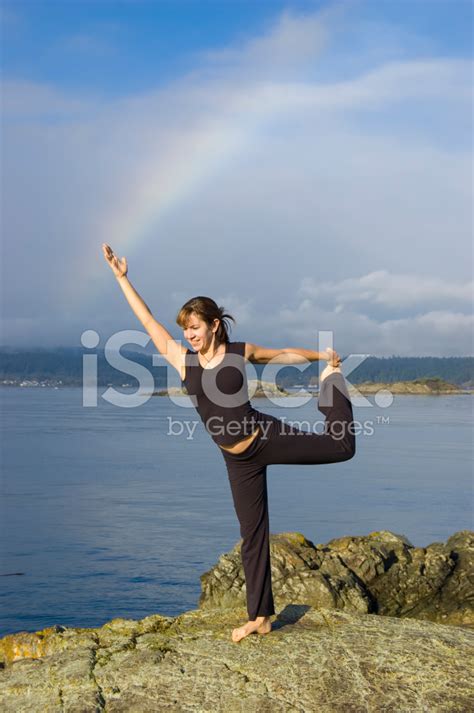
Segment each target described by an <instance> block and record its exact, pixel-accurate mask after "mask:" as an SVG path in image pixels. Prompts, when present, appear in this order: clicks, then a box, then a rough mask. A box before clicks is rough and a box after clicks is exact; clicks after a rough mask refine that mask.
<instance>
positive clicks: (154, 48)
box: [0, 0, 473, 356]
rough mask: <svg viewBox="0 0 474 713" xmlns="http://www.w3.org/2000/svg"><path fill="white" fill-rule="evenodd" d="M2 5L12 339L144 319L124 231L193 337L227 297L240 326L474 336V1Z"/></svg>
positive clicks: (369, 338)
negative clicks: (133, 300) (200, 313)
mask: <svg viewBox="0 0 474 713" xmlns="http://www.w3.org/2000/svg"><path fill="white" fill-rule="evenodd" d="M0 8H1V40H2V42H1V44H2V55H1V67H2V69H1V72H2V81H1V110H2V123H1V168H2V181H1V209H2V210H1V231H2V293H1V296H2V303H1V304H2V308H1V330H0V344H1V345H3V346H20V347H26V346H40V347H54V346H80V345H81V335H82V334H83V332H84V331H86V330H90V329H92V330H95V331H96V332H97V333H98V334H99V337H100V342H99V345H98V346H99V348H101V347H104V346H105V345H106V343H107V340H108V339H109V338H110V337H112V336H113V335H116V334H117V332H120V331H121V330H139V331H141V332H143V331H144V329H143V327H142V325H141V324H140V322H139V321H138V320H137V318H136V317H135V316H134V314H133V313H132V311H131V310H130V308H129V306H128V304H127V302H126V300H125V298H124V296H123V294H122V292H121V289H120V287H119V285H118V284H117V282H116V280H115V278H114V276H113V274H112V271H111V270H110V268H109V266H108V265H107V263H106V262H105V260H104V257H103V255H102V249H101V245H102V243H103V242H106V243H108V244H109V245H111V247H112V248H113V250H114V251H115V252H116V253H117V254H119V256H122V255H124V256H126V257H127V261H128V265H129V272H128V275H129V279H130V281H131V283H132V284H133V286H134V287H135V289H136V290H137V291H138V292H139V294H140V295H141V296H142V297H143V299H144V301H145V302H146V304H147V305H148V306H149V308H150V309H151V311H152V313H153V315H154V316H155V318H156V319H157V320H158V321H159V322H161V323H162V324H164V325H165V326H166V328H167V329H168V330H169V331H170V332H171V334H172V335H173V336H174V337H176V338H178V339H183V336H182V331H181V330H180V328H179V327H178V326H177V325H176V323H175V317H176V314H177V313H178V311H179V308H180V307H181V305H182V304H183V303H184V302H185V301H186V300H188V299H189V298H190V297H193V296H195V295H208V296H210V297H212V298H213V299H215V300H216V301H217V302H218V304H219V305H222V306H224V307H225V309H226V311H227V312H230V313H231V314H233V315H234V317H235V319H236V324H235V326H234V328H233V330H232V334H231V339H235V340H239V341H250V342H254V343H256V344H259V345H263V346H268V347H302V348H307V349H318V346H319V342H318V333H319V332H320V331H332V333H333V346H334V348H335V349H336V350H337V351H338V352H339V353H341V354H344V355H348V354H372V355H374V356H391V355H400V356H422V355H432V356H461V355H472V354H473V315H472V297H473V253H472V231H473V212H472V208H473V204H472V188H473V186H472V128H473V116H472V13H473V5H472V3H471V2H465V1H464V0H447V1H445V0H346V1H340V2H327V1H323V0H320V1H316V0H314V1H313V2H310V1H309V0H307V1H304V2H303V1H301V2H299V1H297V0H289V1H288V2H280V0H273V1H265V0H252V1H248V0H219V1H216V0H195V1H194V0H173V2H171V1H170V2H168V1H164V0H155V1H152V0H122V1H119V0H95V1H94V2H89V1H86V0H84V1H79V0H61V2H59V1H56V0H50V1H46V0H44V1H43V0H29V1H28V2H25V0H15V1H14V2H10V0H1V2H0ZM137 343H138V342H137ZM127 346H128V348H133V347H134V344H133V340H132V342H127ZM151 347H152V348H151V351H155V350H154V348H153V345H151ZM137 348H138V347H137Z"/></svg>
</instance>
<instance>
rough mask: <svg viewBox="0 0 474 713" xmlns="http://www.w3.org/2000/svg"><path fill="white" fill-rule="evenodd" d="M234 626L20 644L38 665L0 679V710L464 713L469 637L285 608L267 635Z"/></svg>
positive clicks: (226, 612) (206, 623)
mask: <svg viewBox="0 0 474 713" xmlns="http://www.w3.org/2000/svg"><path fill="white" fill-rule="evenodd" d="M244 620H245V610H244V609H206V610H202V609H197V610H194V611H189V612H185V613H184V614H182V615H181V616H178V617H176V618H168V617H161V616H159V615H155V616H150V617H147V618H146V619H143V620H141V621H131V620H122V619H115V620H113V621H111V622H109V623H107V624H105V625H104V626H103V627H101V628H98V629H67V628H64V627H62V628H60V629H54V628H52V629H49V630H45V632H43V633H42V636H41V637H40V635H39V634H35V635H31V634H30V635H29V636H30V637H31V636H37V637H38V638H40V639H41V642H42V644H41V647H39V648H38V647H34V646H33V648H32V649H31V650H30V651H33V649H34V651H35V654H36V655H39V651H40V650H41V651H42V653H41V658H30V659H22V660H18V661H17V662H16V663H13V664H9V665H7V666H6V667H5V668H4V669H3V670H0V690H1V693H0V707H1V710H2V712H3V713H18V712H19V711H22V712H25V713H26V712H28V711H32V712H33V711H34V712H35V713H37V712H38V711H41V712H42V713H44V712H48V713H53V712H54V711H58V712H59V711H68V713H72V712H74V713H79V712H80V713H87V712H88V711H90V712H91V713H92V712H93V711H101V710H104V711H105V710H106V711H109V712H110V713H118V712H119V711H120V712H125V711H126V712H128V711H137V713H138V712H139V713H147V712H148V711H150V712H153V713H159V712H161V711H163V712H164V711H177V712H181V711H202V712H203V713H204V712H205V711H206V712H207V711H212V712H213V713H219V712H222V713H234V711H242V713H246V712H247V711H248V712H249V713H253V712H254V711H259V712H260V711H262V712H264V713H301V712H304V713H312V712H314V713H316V712H319V711H324V712H325V713H331V712H334V713H336V712H337V713H340V712H341V711H344V712H346V711H348V712H353V713H358V712H359V711H360V713H372V712H373V713H376V712H377V713H378V712H379V711H394V712H395V711H397V713H403V712H404V711H406V713H408V712H410V713H413V712H414V711H420V712H421V711H437V712H441V711H468V710H471V704H472V697H473V694H474V689H473V684H472V676H471V674H472V666H473V664H474V661H473V651H474V632H472V631H469V630H466V629H462V628H460V627H452V626H440V625H438V624H432V623H430V622H422V621H416V620H414V619H397V618H393V617H381V616H377V615H373V614H351V613H349V612H347V611H336V610H334V609H320V610H319V611H318V610H316V609H314V608H312V607H310V606H308V605H289V606H286V607H285V608H284V609H283V611H282V612H281V613H279V615H278V617H277V619H276V621H274V622H273V630H272V632H271V633H270V634H268V635H265V636H258V635H255V634H253V635H251V636H249V637H247V638H246V639H244V640H242V641H241V642H240V643H238V644H235V643H233V642H232V641H231V638H230V634H231V630H232V628H233V627H235V626H237V625H239V624H240V623H242V621H244ZM46 631H47V633H46ZM21 636H22V635H21V634H16V635H14V637H17V638H18V637H21ZM28 645H29V646H32V640H31V638H30V639H29V644H28ZM18 646H20V647H21V644H20V642H18ZM13 648H14V647H13V645H12V641H10V646H9V650H10V651H12V650H13ZM17 650H19V649H17ZM45 651H47V652H48V653H45Z"/></svg>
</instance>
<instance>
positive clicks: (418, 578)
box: [199, 530, 474, 628]
mask: <svg viewBox="0 0 474 713" xmlns="http://www.w3.org/2000/svg"><path fill="white" fill-rule="evenodd" d="M270 548H271V566H272V583H273V593H274V597H275V604H276V606H277V607H278V608H282V607H284V606H285V605H286V604H291V603H300V602H301V603H304V604H309V605H311V606H313V607H316V608H319V607H325V608H328V609H343V610H345V611H348V612H353V613H361V614H368V613H374V614H382V615H385V616H398V617H413V618H416V619H427V620H429V621H433V622H437V623H440V624H452V625H456V626H466V627H467V626H470V627H473V628H474V532H471V531H468V530H465V531H462V532H458V533H456V534H455V535H453V536H452V537H450V538H449V539H448V541H447V542H446V544H443V543H441V542H435V543H433V544H431V545H429V546H428V547H414V546H413V545H412V544H411V543H410V542H409V541H408V540H407V539H406V537H403V536H402V535H396V534H394V533H392V532H372V533H370V534H369V535H367V536H361V537H341V538H338V539H335V540H331V541H330V542H328V543H327V544H318V545H314V544H313V543H312V542H310V541H309V540H307V539H306V538H305V537H304V536H303V535H301V534H299V533H286V534H280V535H271V537H270ZM201 588H202V594H201V598H200V601H199V604H200V606H201V607H203V608H205V607H208V606H209V607H217V606H235V605H238V604H244V603H245V579H244V573H243V569H242V564H241V557H240V542H239V543H238V544H237V545H236V546H235V547H234V549H233V550H231V552H229V553H226V554H223V555H222V556H221V557H220V559H219V562H218V563H217V565H216V566H215V567H213V568H212V569H211V570H209V571H208V572H206V573H205V574H203V575H202V576H201Z"/></svg>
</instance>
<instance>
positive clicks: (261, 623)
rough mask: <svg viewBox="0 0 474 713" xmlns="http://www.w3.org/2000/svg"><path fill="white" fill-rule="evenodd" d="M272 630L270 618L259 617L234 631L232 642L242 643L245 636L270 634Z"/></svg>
mask: <svg viewBox="0 0 474 713" xmlns="http://www.w3.org/2000/svg"><path fill="white" fill-rule="evenodd" d="M271 630H272V622H271V621H270V617H269V616H258V617H257V618H256V619H255V620H254V621H248V622H247V623H246V624H244V626H239V627H238V628H237V629H234V630H233V631H232V641H235V642H237V641H240V640H241V639H243V638H244V637H245V636H248V635H249V634H253V633H254V632H255V633H257V634H269V633H270V631H271Z"/></svg>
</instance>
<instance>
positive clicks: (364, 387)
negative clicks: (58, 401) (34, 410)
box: [0, 377, 474, 399]
mask: <svg viewBox="0 0 474 713" xmlns="http://www.w3.org/2000/svg"><path fill="white" fill-rule="evenodd" d="M262 383H263V388H262V386H260V385H259V386H258V388H257V389H256V391H255V393H254V394H253V395H252V396H251V397H250V398H251V399H255V398H268V397H272V398H274V397H277V398H295V397H296V398H297V397H299V396H301V394H302V392H303V393H304V392H306V393H311V394H313V395H317V394H318V391H319V389H318V386H317V385H315V384H313V385H309V386H307V387H306V386H301V387H300V388H299V389H298V390H296V389H291V390H288V389H283V388H279V387H277V386H276V385H275V384H272V383H270V382H262ZM2 386H3V387H13V388H52V389H60V388H82V383H77V382H73V383H64V382H63V381H62V380H61V379H58V380H55V379H54V380H53V379H51V380H50V379H44V380H36V379H3V380H1V381H0V387H2ZM254 386H255V384H254V383H252V382H251V381H249V387H250V388H251V389H252V388H254ZM107 387H116V388H123V389H133V390H134V391H135V390H136V388H137V387H136V385H134V384H129V383H124V384H114V383H108V384H98V385H97V388H107ZM349 391H350V392H351V393H356V391H358V392H359V393H361V394H366V395H370V394H376V393H378V392H379V391H389V392H390V393H392V394H396V395H397V396H404V395H405V396H451V395H453V396H459V395H462V394H465V395H471V394H473V393H474V390H473V389H462V388H460V387H459V386H457V385H456V384H452V383H449V382H447V381H444V380H443V379H440V378H438V377H433V378H424V379H414V380H411V381H397V382H376V381H364V382H363V383H361V384H354V385H353V388H352V387H350V388H349ZM149 395H150V396H173V397H178V398H179V397H185V396H187V394H186V393H185V392H184V391H183V390H182V389H181V388H179V387H172V388H170V389H165V388H164V389H159V388H158V389H155V390H154V391H153V392H151V393H149Z"/></svg>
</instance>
